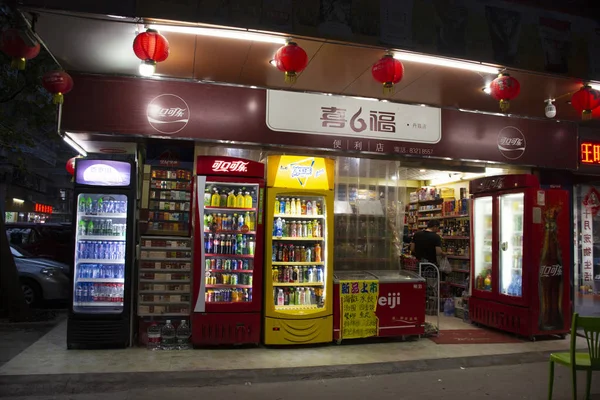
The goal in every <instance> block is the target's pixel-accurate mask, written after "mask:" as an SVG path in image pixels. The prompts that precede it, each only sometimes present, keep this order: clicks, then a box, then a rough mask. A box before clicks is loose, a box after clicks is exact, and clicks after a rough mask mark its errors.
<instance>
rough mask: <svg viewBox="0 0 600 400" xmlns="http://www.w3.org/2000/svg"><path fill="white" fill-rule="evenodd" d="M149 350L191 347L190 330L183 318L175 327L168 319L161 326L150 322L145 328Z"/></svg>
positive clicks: (185, 348)
mask: <svg viewBox="0 0 600 400" xmlns="http://www.w3.org/2000/svg"><path fill="white" fill-rule="evenodd" d="M147 335H148V341H147V348H148V349H149V350H187V349H190V348H191V345H190V336H191V335H192V331H191V329H190V326H189V324H188V323H187V321H186V320H185V319H182V320H181V323H180V324H179V326H177V329H175V327H174V326H173V324H172V323H171V320H170V319H168V320H167V321H166V323H165V324H164V325H163V326H162V327H161V326H159V325H158V324H157V323H156V322H152V324H150V326H149V327H148V330H147Z"/></svg>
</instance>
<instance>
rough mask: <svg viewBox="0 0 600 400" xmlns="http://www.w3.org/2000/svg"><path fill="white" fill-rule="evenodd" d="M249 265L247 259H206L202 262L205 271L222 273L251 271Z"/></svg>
mask: <svg viewBox="0 0 600 400" xmlns="http://www.w3.org/2000/svg"><path fill="white" fill-rule="evenodd" d="M250 265H251V264H250V261H248V260H247V259H244V260H242V259H229V258H207V259H206V260H205V261H204V268H205V270H206V271H210V270H212V269H216V270H223V271H231V270H239V271H248V270H251V269H252V268H251V267H250Z"/></svg>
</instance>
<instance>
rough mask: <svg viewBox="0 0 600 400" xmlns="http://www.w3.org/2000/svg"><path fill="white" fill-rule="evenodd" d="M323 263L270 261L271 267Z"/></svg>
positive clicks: (320, 263)
mask: <svg viewBox="0 0 600 400" xmlns="http://www.w3.org/2000/svg"><path fill="white" fill-rule="evenodd" d="M324 264H325V263H323V262H301V261H272V262H271V265H292V266H293V265H298V266H301V265H324Z"/></svg>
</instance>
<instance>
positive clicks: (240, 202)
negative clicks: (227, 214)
mask: <svg viewBox="0 0 600 400" xmlns="http://www.w3.org/2000/svg"><path fill="white" fill-rule="evenodd" d="M244 203H245V202H244V195H243V194H242V191H241V190H240V191H239V193H238V195H237V196H236V197H235V206H236V208H244Z"/></svg>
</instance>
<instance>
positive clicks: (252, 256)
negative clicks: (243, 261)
mask: <svg viewBox="0 0 600 400" xmlns="http://www.w3.org/2000/svg"><path fill="white" fill-rule="evenodd" d="M204 256H205V257H211V258H254V254H216V253H206V254H204Z"/></svg>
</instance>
